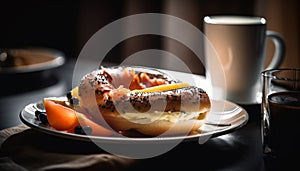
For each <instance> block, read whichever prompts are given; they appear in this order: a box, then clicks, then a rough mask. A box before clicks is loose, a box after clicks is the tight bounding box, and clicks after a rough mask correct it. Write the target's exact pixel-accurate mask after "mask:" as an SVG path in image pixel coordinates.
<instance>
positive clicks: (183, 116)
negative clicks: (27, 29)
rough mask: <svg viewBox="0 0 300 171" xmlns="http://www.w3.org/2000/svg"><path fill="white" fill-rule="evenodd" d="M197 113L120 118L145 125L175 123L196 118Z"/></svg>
mask: <svg viewBox="0 0 300 171" xmlns="http://www.w3.org/2000/svg"><path fill="white" fill-rule="evenodd" d="M199 115H200V113H199V112H188V113H186V112H153V113H124V114H121V116H122V117H123V118H125V119H127V120H128V121H130V122H134V123H139V124H147V123H151V122H154V121H156V120H165V121H169V122H173V123H176V122H178V121H183V120H190V119H193V118H198V117H199Z"/></svg>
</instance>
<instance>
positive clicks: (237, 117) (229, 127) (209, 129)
mask: <svg viewBox="0 0 300 171" xmlns="http://www.w3.org/2000/svg"><path fill="white" fill-rule="evenodd" d="M36 108H43V104H42V103H40V102H36V103H30V104H28V105H26V106H25V107H24V109H23V110H22V111H21V113H20V119H21V121H22V122H23V123H24V124H26V125H27V126H29V127H31V128H34V129H36V130H38V131H42V132H45V133H48V134H51V135H55V136H60V137H63V138H68V139H75V140H81V141H94V142H104V143H118V144H124V143H125V144H127V143H134V144H135V143H139V144H147V143H172V142H178V141H199V143H201V142H205V141H206V140H207V139H209V138H213V137H216V136H219V135H224V134H227V133H229V132H232V131H234V130H236V129H238V128H240V127H242V126H243V125H245V124H246V123H247V121H248V113H247V112H246V111H245V110H244V109H243V108H242V107H240V106H239V105H237V104H235V103H232V102H229V101H217V100H212V108H211V111H210V112H209V113H208V115H207V124H204V125H203V126H202V127H201V130H202V131H201V133H197V134H194V135H184V136H168V137H153V138H128V137H125V136H120V137H101V136H87V135H79V134H72V133H66V132H62V131H58V130H55V129H53V128H51V127H50V126H49V125H45V124H42V123H41V122H40V121H39V120H37V119H36V117H35V114H34V112H35V110H36ZM209 123H213V125H211V124H209ZM214 124H216V125H214Z"/></svg>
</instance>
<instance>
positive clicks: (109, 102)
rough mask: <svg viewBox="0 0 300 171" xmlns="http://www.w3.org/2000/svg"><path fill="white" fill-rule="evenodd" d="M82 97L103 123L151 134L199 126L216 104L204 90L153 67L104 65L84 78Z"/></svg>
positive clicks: (85, 106) (182, 131) (84, 105)
mask: <svg viewBox="0 0 300 171" xmlns="http://www.w3.org/2000/svg"><path fill="white" fill-rule="evenodd" d="M78 96H79V100H80V107H81V108H83V109H84V110H85V112H86V113H87V114H88V115H89V116H90V117H91V118H92V119H93V120H94V121H96V122H97V123H99V124H102V123H103V122H106V123H107V124H108V125H109V126H110V127H111V128H112V129H114V130H115V131H117V132H124V131H131V130H134V131H137V132H139V133H141V134H144V135H148V136H158V135H161V134H188V133H190V132H192V131H195V130H198V129H199V128H200V127H201V126H202V125H203V123H204V120H205V118H206V114H207V112H208V111H209V110H210V107H211V106H210V105H211V104H210V99H209V96H208V94H207V93H206V92H205V91H204V90H203V89H201V88H199V87H195V86H190V85H188V84H186V83H180V81H178V80H175V79H174V78H172V77H170V76H169V75H167V74H165V73H163V72H160V71H158V70H155V69H152V68H147V69H146V70H145V69H144V68H139V67H112V68H103V67H102V68H101V69H98V70H95V71H92V72H91V73H89V74H87V75H85V76H84V77H83V78H82V80H81V82H80V85H79V86H78ZM100 115H101V116H100Z"/></svg>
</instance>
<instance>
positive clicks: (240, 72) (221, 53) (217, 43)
mask: <svg viewBox="0 0 300 171" xmlns="http://www.w3.org/2000/svg"><path fill="white" fill-rule="evenodd" d="M203 26H204V34H205V36H206V41H205V46H206V47H210V46H212V47H213V49H214V50H215V52H216V54H218V57H217V59H216V58H215V57H212V56H211V54H213V53H211V52H209V51H211V49H207V48H205V51H206V52H205V63H206V65H205V66H206V75H208V76H209V77H210V78H211V79H216V80H217V81H216V80H215V81H214V82H220V81H218V79H219V78H218V77H220V75H218V74H219V70H218V69H216V67H220V66H221V67H222V70H223V73H224V78H225V79H224V81H225V85H224V87H223V88H224V91H225V92H226V99H227V100H230V101H233V102H236V103H239V104H253V103H259V100H260V99H261V98H260V97H258V96H259V94H261V88H260V87H261V85H260V79H259V78H260V73H261V72H262V71H263V70H264V69H273V68H278V67H279V66H280V65H281V63H282V62H283V59H284V55H285V42H284V39H283V38H282V36H281V35H280V34H279V33H277V32H275V31H269V30H267V29H266V27H267V21H266V19H265V18H263V17H258V16H233V15H214V16H206V17H205V18H204V25H203ZM267 38H270V39H271V40H272V41H273V42H274V45H275V52H274V56H273V58H272V61H271V63H270V64H269V66H268V67H267V68H264V66H265V61H266V40H267ZM208 44H209V46H208ZM217 63H220V64H219V65H217ZM219 88H220V87H219Z"/></svg>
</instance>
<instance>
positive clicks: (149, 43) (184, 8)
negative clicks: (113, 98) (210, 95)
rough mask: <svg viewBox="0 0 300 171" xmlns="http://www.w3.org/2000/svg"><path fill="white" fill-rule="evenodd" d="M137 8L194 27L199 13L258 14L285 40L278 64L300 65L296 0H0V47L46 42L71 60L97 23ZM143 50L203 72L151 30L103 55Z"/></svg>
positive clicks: (112, 57)
mask: <svg viewBox="0 0 300 171" xmlns="http://www.w3.org/2000/svg"><path fill="white" fill-rule="evenodd" d="M138 13H165V14H171V15H174V16H176V17H179V18H182V19H184V20H186V21H188V22H190V23H191V24H193V25H194V26H196V27H197V28H199V29H200V30H202V19H203V17H204V16H205V15H211V14H239V15H257V16H263V17H265V18H266V19H267V22H268V26H267V27H268V29H269V30H274V31H277V32H279V33H281V34H282V35H283V37H284V38H285V40H286V44H287V52H286V59H285V61H284V63H283V65H282V67H300V54H299V52H300V48H299V47H300V33H299V31H300V29H299V22H300V20H299V19H300V3H299V1H297V0H243V1H240V0H225V1H219V0H185V1H182V0H152V1H146V0H109V1H108V0H107V1H99V0H63V1H58V0H43V1H40V0H24V1H18V0H3V1H1V10H0V21H1V25H0V47H2V48H18V47H28V46H42V47H49V48H54V49H58V50H60V51H62V52H63V53H65V55H66V57H67V60H68V59H76V58H77V57H78V54H79V52H80V50H81V48H82V47H83V46H84V44H85V43H86V41H87V40H88V39H89V38H90V37H91V36H92V35H93V34H94V33H95V32H97V31H98V30H99V29H101V28H102V27H103V26H105V25H107V24H109V23H111V22H112V21H115V20H117V19H120V18H122V17H125V16H128V15H132V14H138ZM268 46H269V48H268V52H267V56H268V58H270V57H271V56H272V55H273V54H272V53H273V49H272V48H273V45H272V43H270V42H268ZM145 49H164V50H166V51H168V52H171V53H173V54H175V55H176V56H178V57H179V58H180V59H181V60H182V61H184V62H185V63H186V65H187V66H188V67H189V68H190V69H191V70H192V72H195V73H200V74H201V73H204V68H203V66H202V63H201V61H199V59H198V58H197V57H196V56H195V54H193V52H192V51H191V50H190V49H188V48H187V47H185V46H184V45H182V44H181V43H179V42H177V41H174V40H171V39H168V38H166V37H161V36H157V35H152V36H151V35H141V36H136V37H132V38H130V39H127V40H125V41H123V42H121V43H120V44H118V45H117V46H115V47H114V48H113V49H112V50H111V51H110V52H109V53H108V54H107V56H106V57H105V59H104V60H105V61H108V62H113V63H120V62H122V61H123V60H124V59H125V58H126V57H128V56H130V55H131V54H134V53H135V52H138V51H141V50H145ZM268 61H269V59H268V60H267V63H266V65H267V64H268Z"/></svg>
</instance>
